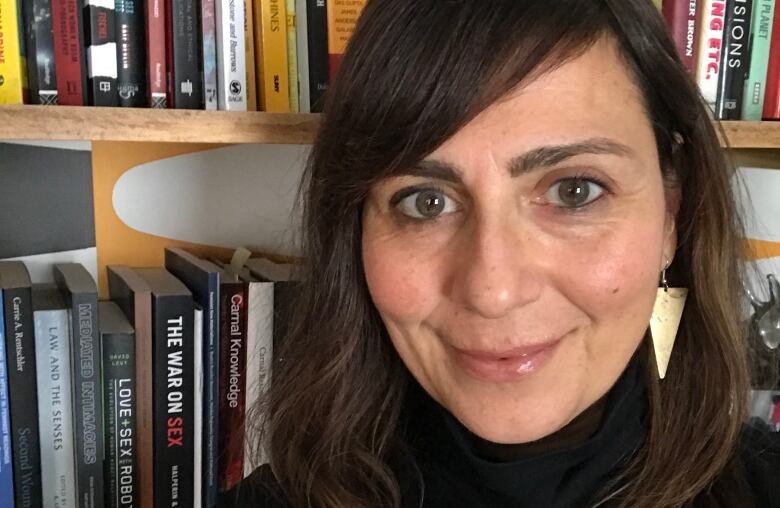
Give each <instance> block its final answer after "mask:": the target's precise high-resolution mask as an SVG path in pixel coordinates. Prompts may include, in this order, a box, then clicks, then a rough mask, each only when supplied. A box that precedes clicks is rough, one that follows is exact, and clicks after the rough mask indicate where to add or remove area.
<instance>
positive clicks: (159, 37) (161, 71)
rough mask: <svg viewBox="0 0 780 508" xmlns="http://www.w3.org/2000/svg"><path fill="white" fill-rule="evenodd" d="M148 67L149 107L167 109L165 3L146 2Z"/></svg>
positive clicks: (156, 1) (158, 0) (156, 0)
mask: <svg viewBox="0 0 780 508" xmlns="http://www.w3.org/2000/svg"><path fill="white" fill-rule="evenodd" d="M145 14H146V56H147V58H146V65H147V78H148V79H149V86H148V87H147V88H148V90H149V91H148V93H149V105H150V106H151V107H153V108H165V107H167V101H166V98H165V97H166V92H167V83H168V77H167V67H166V64H165V2H164V1H163V0H146V13H145Z"/></svg>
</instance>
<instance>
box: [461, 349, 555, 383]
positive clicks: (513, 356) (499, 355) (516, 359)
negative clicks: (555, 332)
mask: <svg viewBox="0 0 780 508" xmlns="http://www.w3.org/2000/svg"><path fill="white" fill-rule="evenodd" d="M560 343H561V339H557V340H554V341H549V342H545V343H540V344H532V345H527V346H519V347H515V348H511V349H508V350H504V351H484V350H476V349H460V348H456V347H452V351H453V353H454V354H453V356H454V357H455V361H456V362H457V364H458V365H459V366H460V367H461V368H463V370H465V371H466V372H467V373H468V374H470V375H471V376H473V377H475V378H477V379H479V380H481V381H487V382H491V383H505V382H512V381H518V380H520V379H522V378H524V377H525V376H528V375H530V374H531V373H533V372H536V371H537V370H539V369H540V368H541V367H542V366H543V365H544V364H545V363H546V362H547V360H548V359H549V358H550V357H551V356H552V355H553V353H554V352H555V350H556V349H557V346H558V345H559V344H560Z"/></svg>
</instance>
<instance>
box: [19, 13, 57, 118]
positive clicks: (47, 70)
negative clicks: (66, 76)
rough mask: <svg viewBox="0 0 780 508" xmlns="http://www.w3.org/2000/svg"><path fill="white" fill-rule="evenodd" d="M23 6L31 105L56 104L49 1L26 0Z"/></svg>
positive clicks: (55, 76) (55, 77) (55, 78)
mask: <svg viewBox="0 0 780 508" xmlns="http://www.w3.org/2000/svg"><path fill="white" fill-rule="evenodd" d="M22 4H23V5H24V23H25V30H24V31H25V35H26V38H27V41H26V42H27V87H28V89H29V94H30V102H32V103H33V104H43V105H54V104H57V72H56V68H55V66H54V32H53V28H52V24H51V20H52V18H51V0H28V1H26V2H22Z"/></svg>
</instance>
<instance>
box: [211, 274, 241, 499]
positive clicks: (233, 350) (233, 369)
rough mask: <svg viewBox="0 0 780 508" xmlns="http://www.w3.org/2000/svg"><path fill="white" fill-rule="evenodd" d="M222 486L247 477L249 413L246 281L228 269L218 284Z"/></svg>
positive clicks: (225, 486) (226, 486) (224, 489)
mask: <svg viewBox="0 0 780 508" xmlns="http://www.w3.org/2000/svg"><path fill="white" fill-rule="evenodd" d="M219 299H220V302H219V326H220V333H219V466H218V470H217V471H218V473H217V474H218V476H219V482H218V483H219V490H220V492H224V491H227V490H230V489H232V488H233V487H235V486H236V485H238V484H239V482H241V480H243V479H244V429H245V427H244V418H245V416H246V332H247V329H246V316H247V306H246V300H247V291H246V285H245V284H244V283H243V282H241V281H240V280H238V279H237V278H236V277H235V276H234V275H232V274H231V273H230V272H229V271H228V270H222V271H221V273H220V288H219Z"/></svg>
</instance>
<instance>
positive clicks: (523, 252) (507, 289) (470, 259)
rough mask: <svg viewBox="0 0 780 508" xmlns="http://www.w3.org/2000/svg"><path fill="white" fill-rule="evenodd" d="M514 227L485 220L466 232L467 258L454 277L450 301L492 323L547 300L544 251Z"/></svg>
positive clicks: (462, 259)
mask: <svg viewBox="0 0 780 508" xmlns="http://www.w3.org/2000/svg"><path fill="white" fill-rule="evenodd" d="M512 222H513V221H512V220H511V219H504V220H483V221H481V222H479V223H474V224H472V226H471V227H470V228H466V229H465V230H464V231H462V234H463V235H464V236H463V237H462V238H461V241H460V242H459V247H460V248H462V255H461V256H458V258H459V262H458V263H456V266H454V267H453V268H454V269H453V270H452V271H451V273H450V277H451V279H450V292H451V295H450V297H451V298H452V299H453V300H456V301H457V302H458V303H460V304H461V305H462V306H464V307H465V308H467V309H469V310H470V311H472V312H475V313H477V314H479V315H481V316H482V317H484V318H486V319H496V318H500V317H503V316H505V315H507V314H509V313H511V312H512V310H513V309H516V308H519V307H522V306H524V305H527V304H529V303H531V302H534V301H536V300H537V299H539V297H540V296H541V292H542V286H543V284H542V281H543V273H542V270H541V265H540V264H539V263H538V260H539V257H538V256H539V249H538V248H537V247H538V246H535V242H534V241H533V238H532V234H531V232H530V231H527V229H525V228H522V227H519V226H518V225H517V224H513V223H512Z"/></svg>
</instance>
